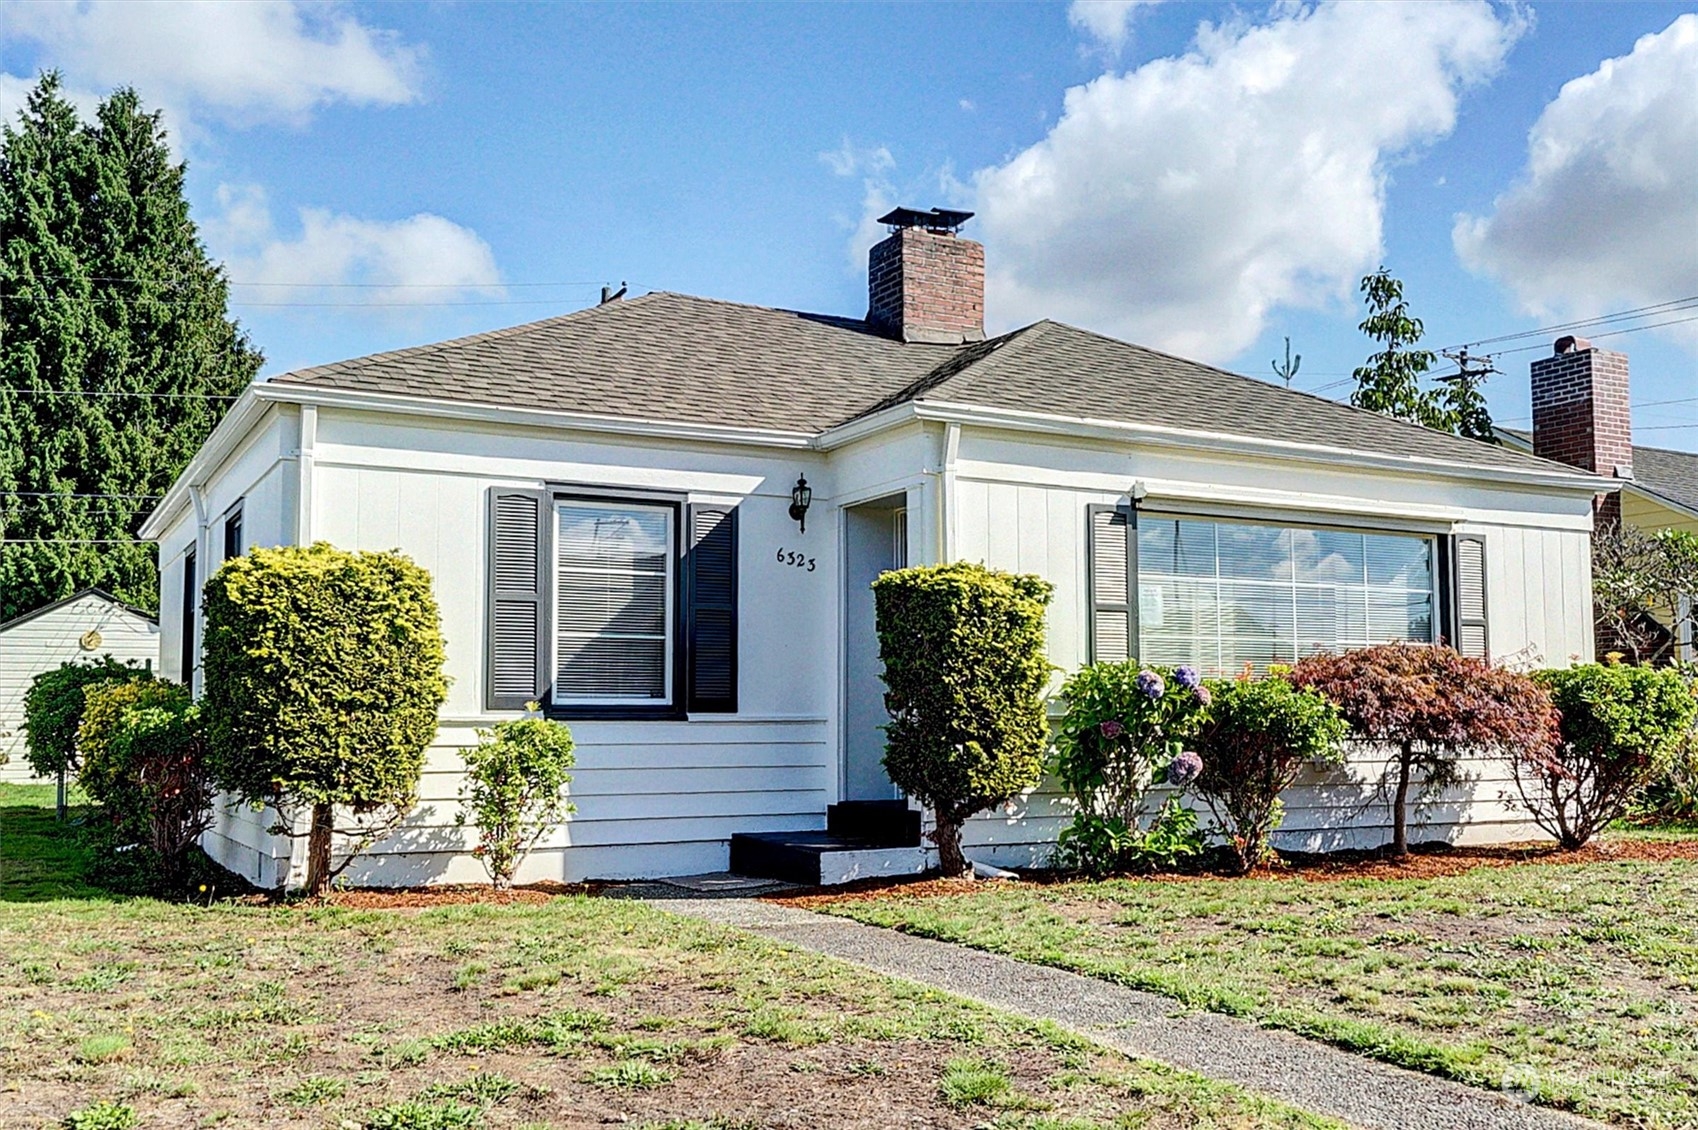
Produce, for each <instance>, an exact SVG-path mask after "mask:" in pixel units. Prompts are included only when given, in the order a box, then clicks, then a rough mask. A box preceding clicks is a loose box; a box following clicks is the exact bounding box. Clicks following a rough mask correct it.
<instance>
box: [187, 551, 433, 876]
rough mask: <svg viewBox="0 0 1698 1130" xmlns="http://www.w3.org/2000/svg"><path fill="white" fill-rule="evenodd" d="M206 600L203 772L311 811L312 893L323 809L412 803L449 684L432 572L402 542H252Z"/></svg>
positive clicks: (322, 872)
mask: <svg viewBox="0 0 1698 1130" xmlns="http://www.w3.org/2000/svg"><path fill="white" fill-rule="evenodd" d="M205 609H206V611H205V616H206V626H205V629H204V636H203V638H204V655H203V658H202V684H203V695H202V704H203V705H202V709H203V710H204V713H205V717H206V729H207V744H208V747H209V749H210V750H211V754H212V767H213V773H214V776H215V778H216V780H217V781H218V783H219V785H220V786H221V787H223V788H225V789H228V790H229V791H230V792H233V793H235V794H237V795H238V796H241V797H243V798H245V799H247V800H249V801H252V802H256V803H269V804H273V805H276V806H277V807H278V808H279V809H280V810H289V809H292V808H298V807H302V806H307V807H310V808H311V809H312V811H313V821H312V837H313V843H312V847H311V850H310V851H309V853H308V854H309V863H308V870H309V877H308V886H309V888H311V889H313V890H314V891H320V890H322V889H323V888H324V887H326V886H328V884H329V881H330V878H331V877H332V875H333V874H334V872H332V871H331V870H330V868H329V849H330V832H331V818H332V810H333V808H334V807H345V808H348V809H351V810H352V811H354V812H355V813H360V814H365V813H372V812H375V811H376V810H379V809H387V810H390V812H391V813H392V814H393V816H394V818H395V819H398V817H399V814H404V813H405V812H407V811H408V810H410V809H411V808H412V807H413V805H414V804H415V803H416V800H417V791H418V781H419V774H420V772H421V771H422V770H423V768H424V755H425V750H426V748H427V747H428V746H429V745H430V743H431V741H432V740H433V739H434V738H435V736H436V727H437V711H438V709H439V708H440V707H441V705H442V702H443V700H444V698H445V697H446V696H447V690H448V681H447V678H446V677H445V676H444V674H443V663H444V658H445V653H444V650H443V642H442V630H441V618H440V615H439V613H438V611H437V605H436V599H435V597H434V596H433V595H432V592H431V579H430V574H429V573H427V572H426V571H425V570H423V569H421V568H419V566H417V565H416V564H414V563H413V562H412V561H411V560H410V559H409V558H407V557H405V556H403V555H401V554H399V553H353V552H348V551H346V550H340V549H337V548H335V547H333V546H330V545H327V544H325V543H322V542H320V543H318V544H316V545H312V546H307V547H299V546H284V547H279V548H276V549H255V550H253V551H252V552H250V553H248V554H247V555H246V556H243V557H237V558H232V559H231V560H229V561H226V562H225V563H224V565H223V567H222V568H220V569H219V570H218V572H217V573H215V574H213V576H212V577H211V579H210V580H208V581H207V585H206V604H205ZM391 822H393V820H392V821H391ZM349 858H352V856H350V857H349ZM346 862H347V861H346V860H344V863H343V866H346Z"/></svg>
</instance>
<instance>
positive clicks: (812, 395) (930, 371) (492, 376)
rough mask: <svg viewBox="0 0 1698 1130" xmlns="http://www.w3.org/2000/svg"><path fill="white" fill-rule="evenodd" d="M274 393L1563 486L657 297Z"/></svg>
mask: <svg viewBox="0 0 1698 1130" xmlns="http://www.w3.org/2000/svg"><path fill="white" fill-rule="evenodd" d="M271 380H272V381H273V382H275V383H278V384H287V385H306V386H314V387H325V388H338V389H350V390H356V391H365V392H384V393H396V394H402V395H411V396H419V397H428V398H432V399H439V400H457V401H467V402H472V403H478V404H492V405H513V406H523V407H528V408H543V409H553V410H560V411H571V412H584V413H592V414H596V415H604V416H616V417H629V418H633V419H643V420H670V421H678V422H684V423H703V424H717V425H731V426H744V427H753V428H768V429H774V430H785V431H798V432H807V433H818V432H821V431H824V430H826V429H827V428H830V427H833V426H835V425H837V424H841V423H845V422H847V421H849V420H853V419H856V418H858V417H860V416H864V415H866V414H868V413H870V412H874V411H877V410H879V409H880V408H884V407H889V406H892V405H895V404H900V403H903V402H906V401H922V402H923V401H945V402H952V403H959V404H970V405H974V406H978V407H984V408H993V409H1006V410H1016V411H1030V412H1040V413H1046V414H1050V415H1059V416H1070V417H1083V418H1090V419H1096V420H1105V421H1114V422H1121V423H1131V424H1145V425H1160V426H1164V427H1171V428H1178V429H1185V430H1195V431H1201V432H1210V433H1215V434H1227V435H1237V436H1244V437H1249V438H1254V439H1267V440H1281V441H1288V442H1295V443H1303V444H1316V445H1322V446H1328V447H1335V448H1344V449H1348V450H1355V451H1363V452H1373V453H1395V454H1400V455H1409V456H1417V457H1423V458H1428V459H1434V460H1442V461H1445V462H1449V463H1455V464H1462V465H1466V466H1475V467H1494V468H1503V467H1519V468H1522V469H1524V470H1540V471H1552V470H1557V469H1559V466H1558V465H1557V464H1553V463H1550V462H1548V461H1546V460H1543V459H1537V458H1535V457H1533V456H1531V455H1527V454H1524V453H1522V452H1519V451H1515V450H1512V449H1510V448H1506V447H1500V446H1494V445H1491V444H1485V443H1479V442H1476V441H1473V440H1465V439H1458V438H1456V437H1454V436H1449V435H1444V434H1442V433H1440V432H1435V431H1432V430H1430V429H1427V428H1422V427H1419V426H1417V425H1414V424H1408V423H1404V422H1402V421H1399V420H1393V419H1390V418H1389V417H1385V416H1381V415H1378V414H1377V413H1373V412H1366V411H1363V410H1361V409H1357V408H1352V407H1350V406H1349V405H1344V404H1339V403H1337V402H1335V401H1331V400H1326V399H1323V398H1321V397H1317V396H1312V395H1309V394H1307V393H1301V392H1294V391H1291V390H1288V389H1284V388H1280V387H1277V386H1275V385H1272V384H1269V383H1267V382H1264V381H1259V380H1255V379H1253V378H1250V377H1243V376H1239V375H1237V374H1234V373H1228V372H1225V371H1223V370H1220V369H1215V368H1212V367H1210V366H1207V365H1202V364H1198V363H1197V362H1194V361H1187V360H1184V359H1183V358H1179V357H1172V356H1169V355H1167V354H1164V353H1158V352H1156V351H1155V350H1151V349H1145V348H1143V347H1141V346H1137V345H1131V344H1129V343H1127V342H1123V341H1118V340H1115V339H1114V338H1109V337H1104V336H1102V335H1100V334H1095V333H1090V332H1088V331H1085V330H1080V329H1075V328H1074V327H1072V326H1067V325H1063V324H1061V323H1058V322H1049V321H1044V322H1037V323H1035V324H1033V325H1030V326H1027V327H1025V328H1023V329H1019V330H1015V331H1013V332H1012V333H1008V334H1004V335H1003V336H1001V337H998V338H993V339H991V340H989V341H985V342H978V343H974V344H971V345H965V346H946V345H921V344H904V343H902V342H900V341H896V340H894V339H892V338H889V337H886V336H884V335H882V334H880V333H879V332H877V331H876V330H874V329H873V328H872V327H870V326H869V325H868V324H867V323H865V322H862V321H858V320H854V319H848V318H833V317H828V316H824V315H818V314H804V313H797V312H795V311H791V310H774V309H769V308H766V307H760V306H745V305H741V304H738V303H733V302H722V301H718V300H714V299H705V298H694V297H691V296H688V295H681V294H671V293H667V292H655V293H653V294H647V295H644V296H642V297H640V298H634V299H629V300H624V301H620V302H612V303H607V304H605V305H602V306H596V307H591V308H590V309H587V310H580V311H577V312H576V313H572V314H566V315H564V316H561V317H557V318H549V319H547V320H545V321H540V322H532V323H530V324H528V325H522V326H515V327H512V328H511V329H503V330H496V331H493V332H491V333H484V334H477V335H475V336H472V337H465V338H458V339H455V340H452V341H445V342H439V343H436V344H432V345H422V346H416V347H414V348H411V349H402V350H397V351H395V352H392V353H379V354H375V355H373V356H370V357H361V358H356V359H354V360H351V361H341V362H337V363H335V364H330V365H321V366H318V367H316V368H311V369H302V370H299V371H296V372H292V373H285V374H282V375H280V376H276V377H273V378H271Z"/></svg>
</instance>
